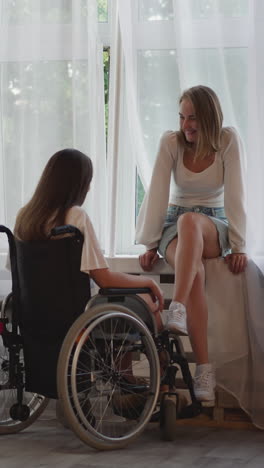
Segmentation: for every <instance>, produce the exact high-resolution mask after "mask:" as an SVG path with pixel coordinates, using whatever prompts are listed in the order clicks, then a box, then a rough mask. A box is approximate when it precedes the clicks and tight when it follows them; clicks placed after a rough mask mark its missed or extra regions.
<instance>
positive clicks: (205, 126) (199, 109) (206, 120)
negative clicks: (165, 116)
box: [179, 85, 223, 159]
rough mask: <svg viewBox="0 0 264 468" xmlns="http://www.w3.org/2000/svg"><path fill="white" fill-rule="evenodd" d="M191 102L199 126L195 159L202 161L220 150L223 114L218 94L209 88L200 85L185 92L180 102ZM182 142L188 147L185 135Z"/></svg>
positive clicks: (182, 136) (182, 135) (182, 134)
mask: <svg viewBox="0 0 264 468" xmlns="http://www.w3.org/2000/svg"><path fill="white" fill-rule="evenodd" d="M184 99H188V100H189V101H191V103H192V104H193V107H194V111H195V115H196V119H197V122H198V125H199V132H198V140H197V146H196V152H195V158H197V159H198V158H199V159H202V158H204V157H206V156H209V155H210V154H212V153H215V152H217V151H219V150H220V136H221V129H222V124H223V112H222V109H221V104H220V101H219V99H218V97H217V95H216V93H215V92H214V91H213V90H212V89H211V88H209V87H208V86H203V85H198V86H193V87H192V88H189V89H187V90H185V91H184V92H183V93H182V95H181V97H180V100H179V103H181V102H182V101H183V100H184ZM179 133H180V134H181V140H182V141H184V143H185V145H186V146H187V147H188V146H190V144H189V143H188V142H187V141H186V139H185V136H184V133H183V132H182V131H180V132H179Z"/></svg>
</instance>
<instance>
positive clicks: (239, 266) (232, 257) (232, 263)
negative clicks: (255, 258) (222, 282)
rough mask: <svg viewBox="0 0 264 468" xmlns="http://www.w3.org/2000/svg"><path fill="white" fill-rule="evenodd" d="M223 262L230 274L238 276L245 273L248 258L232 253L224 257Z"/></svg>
mask: <svg viewBox="0 0 264 468" xmlns="http://www.w3.org/2000/svg"><path fill="white" fill-rule="evenodd" d="M225 262H226V263H227V264H228V268H229V270H230V271H231V272H232V273H234V274H238V273H242V272H243V271H245V269H246V266H247V263H248V258H247V255H246V254H244V253H232V254H229V255H227V256H226V257H225Z"/></svg>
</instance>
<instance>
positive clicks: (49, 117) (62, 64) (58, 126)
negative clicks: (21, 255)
mask: <svg viewBox="0 0 264 468" xmlns="http://www.w3.org/2000/svg"><path fill="white" fill-rule="evenodd" d="M1 76H2V86H3V94H2V103H1V105H2V109H3V146H4V148H3V154H4V170H5V184H6V185H5V200H6V212H7V217H6V223H7V225H8V226H13V223H14V219H15V215H16V213H17V211H18V209H19V208H20V206H21V205H22V204H24V203H25V200H27V199H28V198H29V196H30V195H31V193H32V190H33V188H34V186H35V184H36V182H37V179H38V177H39V174H40V172H41V169H42V167H43V166H44V164H45V163H46V161H47V159H48V158H49V157H50V156H51V155H52V154H53V153H54V152H55V151H58V149H61V148H67V147H68V148H71V147H73V146H74V144H76V142H78V149H80V150H81V151H85V150H86V148H87V138H88V137H87V130H86V129H87V128H88V127H89V121H90V118H91V116H90V115H89V109H88V105H87V95H88V86H89V80H87V76H89V75H88V64H87V61H78V62H77V61H75V62H74V66H73V64H72V62H70V61H69V62H68V61H57V62H56V61H52V62H39V63H25V62H24V63H5V64H2V65H1ZM44 76H45V79H43V77H44ZM73 80H74V100H75V108H74V110H75V113H74V118H75V122H76V120H77V119H79V120H81V121H82V125H78V126H76V125H73V112H72V100H73V94H72V93H73ZM34 83H36V86H32V84H34ZM73 132H75V133H74V134H73ZM40 142H41V144H40ZM36 154H37V157H36ZM25 155H26V157H25ZM32 175H33V177H32ZM32 179H34V180H32ZM10 184H11V185H12V190H10V186H11V185H10Z"/></svg>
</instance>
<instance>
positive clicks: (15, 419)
mask: <svg viewBox="0 0 264 468" xmlns="http://www.w3.org/2000/svg"><path fill="white" fill-rule="evenodd" d="M10 298H11V295H9V296H8V297H7V300H6V304H7V303H8V301H9V300H10ZM4 306H5V304H4V305H3V306H2V311H1V317H7V318H8V319H9V323H8V324H7V325H6V327H7V329H10V330H11V327H12V325H11V323H12V310H11V309H9V310H7V308H5V307H4ZM20 365H21V368H22V372H23V367H24V360H23V350H22V349H21V350H20ZM9 366H10V358H9V351H8V348H7V347H6V346H5V345H4V343H3V340H2V337H1V336H0V434H12V433H16V432H19V431H22V430H23V429H25V428H26V427H28V426H30V425H31V424H32V423H33V422H34V421H35V420H36V419H37V418H38V417H39V415H40V414H41V413H42V412H43V411H44V409H45V408H46V406H47V404H48V402H49V399H48V398H45V397H44V396H42V395H38V394H36V393H30V392H25V391H23V402H22V405H18V404H17V389H16V388H14V386H11V385H9Z"/></svg>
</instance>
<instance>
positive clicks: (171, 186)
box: [136, 86, 247, 401]
mask: <svg viewBox="0 0 264 468" xmlns="http://www.w3.org/2000/svg"><path fill="white" fill-rule="evenodd" d="M179 119H180V130H179V131H168V132H166V133H165V134H164V135H163V136H162V138H161V142H160V148H159V151H158V155H157V159H156V163H155V166H154V170H153V174H152V180H151V184H150V188H149V190H148V192H147V194H146V196H145V199H144V201H143V204H142V207H141V210H140V213H139V217H138V221H137V231H136V241H137V242H138V243H141V244H144V245H145V246H146V249H147V250H146V252H145V253H144V254H143V255H141V256H140V258H139V261H140V265H141V267H142V268H143V269H144V270H145V271H150V270H151V269H152V267H153V266H154V264H155V263H156V261H157V259H158V258H159V257H158V252H159V253H160V254H161V255H162V256H163V257H164V258H165V259H166V261H167V262H168V263H169V264H170V265H171V266H172V268H173V269H174V272H175V284H174V291H173V298H172V302H171V304H170V307H169V311H167V314H166V326H167V328H168V329H170V330H172V331H180V332H182V333H185V334H187V333H188V334H189V337H190V341H191V344H192V348H193V351H194V354H195V357H196V364H197V366H196V373H195V377H194V391H195V394H196V397H197V399H199V400H201V401H211V400H214V388H215V375H214V370H213V367H212V365H211V363H210V362H209V356H208V345H207V316H208V311H207V304H206V299H205V286H204V283H205V273H204V264H203V261H204V259H209V258H215V257H219V256H223V257H225V260H226V262H227V264H228V267H229V269H230V270H231V272H232V273H234V274H239V273H241V272H243V271H244V270H245V268H246V265H247V255H246V246H245V230H246V214H245V194H244V192H245V190H244V180H243V172H244V168H243V148H242V144H241V141H240V137H239V135H238V133H237V131H236V130H235V129H234V128H231V127H223V126H222V122H223V114H222V110H221V105H220V102H219V99H218V97H217V96H216V94H215V92H214V91H213V90H212V89H210V88H208V87H206V86H195V87H192V88H190V89H187V90H186V91H184V92H183V94H182V96H181V97H180V101H179ZM171 176H172V177H173V179H172V183H171Z"/></svg>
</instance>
